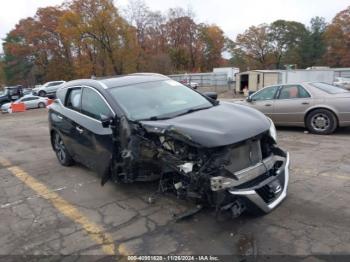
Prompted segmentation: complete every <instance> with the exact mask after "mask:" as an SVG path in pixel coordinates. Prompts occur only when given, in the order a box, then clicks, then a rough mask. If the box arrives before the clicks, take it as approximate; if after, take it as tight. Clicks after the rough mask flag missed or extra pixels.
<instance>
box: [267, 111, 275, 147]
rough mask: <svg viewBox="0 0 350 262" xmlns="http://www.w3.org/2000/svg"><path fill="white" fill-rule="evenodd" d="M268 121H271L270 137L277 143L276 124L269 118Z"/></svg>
mask: <svg viewBox="0 0 350 262" xmlns="http://www.w3.org/2000/svg"><path fill="white" fill-rule="evenodd" d="M268 119H269V120H270V123H271V124H270V129H269V133H270V136H271V137H272V138H273V139H274V140H275V142H277V131H276V127H275V124H274V123H273V122H272V120H271V118H269V117H268Z"/></svg>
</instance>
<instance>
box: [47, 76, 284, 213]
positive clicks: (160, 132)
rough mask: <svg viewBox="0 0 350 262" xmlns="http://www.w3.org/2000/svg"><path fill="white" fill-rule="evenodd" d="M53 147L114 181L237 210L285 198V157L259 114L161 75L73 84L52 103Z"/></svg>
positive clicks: (267, 207) (66, 160) (67, 161)
mask: <svg viewBox="0 0 350 262" xmlns="http://www.w3.org/2000/svg"><path fill="white" fill-rule="evenodd" d="M49 126H50V135H51V143H52V148H53V150H54V151H55V152H56V155H57V158H58V161H59V162H60V163H61V164H62V165H63V166H70V165H72V164H73V163H74V162H75V161H76V162H80V163H82V164H84V165H86V166H87V167H89V168H91V169H93V170H95V171H96V172H98V173H99V174H100V175H101V177H102V180H101V184H102V185H103V184H104V183H106V182H107V181H108V180H109V179H111V180H113V181H118V182H124V183H130V182H135V181H150V180H155V179H159V180H160V181H159V183H160V187H159V188H161V189H162V190H164V191H172V192H175V193H176V194H177V196H178V197H181V198H185V199H195V200H196V202H197V203H200V204H201V206H211V207H215V208H216V210H217V211H218V212H224V211H229V212H230V213H231V214H232V215H233V216H238V215H239V214H241V213H242V212H243V211H244V210H245V209H248V210H249V211H252V210H258V211H260V212H264V213H267V212H269V211H271V210H273V209H274V208H275V207H276V206H277V205H278V204H279V203H281V202H282V200H283V199H284V198H285V197H286V194H287V186H288V177H289V174H288V167H289V154H288V153H287V152H285V151H283V150H282V149H280V148H279V147H278V146H277V144H276V130H275V127H274V125H273V123H272V121H271V120H270V119H269V118H267V117H265V116H264V115H263V114H262V113H260V112H258V111H257V110H254V109H251V108H249V107H246V106H242V105H235V104H232V103H224V102H218V101H216V100H214V99H211V98H209V97H208V96H206V95H205V94H200V93H198V92H197V91H195V90H193V89H191V88H188V87H186V86H184V85H182V84H180V83H178V82H176V81H174V80H171V79H170V78H168V77H166V76H163V75H158V74H133V75H128V76H123V77H118V78H110V79H103V80H75V81H71V82H68V83H66V84H65V85H64V86H63V87H61V88H60V89H59V90H58V91H57V99H56V100H55V101H54V102H53V103H52V104H51V105H50V106H49Z"/></svg>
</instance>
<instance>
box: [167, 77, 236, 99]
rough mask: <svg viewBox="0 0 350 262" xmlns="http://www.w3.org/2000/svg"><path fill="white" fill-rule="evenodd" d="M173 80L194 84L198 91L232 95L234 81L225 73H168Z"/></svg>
mask: <svg viewBox="0 0 350 262" xmlns="http://www.w3.org/2000/svg"><path fill="white" fill-rule="evenodd" d="M169 77H170V78H171V79H173V80H175V81H178V82H181V83H184V84H191V86H192V87H194V86H196V87H197V90H198V91H200V92H208V91H214V92H216V93H218V94H219V95H221V96H226V95H227V96H231V94H232V96H233V93H234V87H235V83H234V82H230V81H229V79H228V77H227V74H225V73H191V74H178V75H169Z"/></svg>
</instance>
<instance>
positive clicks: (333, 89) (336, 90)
mask: <svg viewBox="0 0 350 262" xmlns="http://www.w3.org/2000/svg"><path fill="white" fill-rule="evenodd" d="M310 85H312V86H314V87H316V88H318V89H321V90H322V91H324V92H327V93H328V94H341V93H348V92H349V91H347V90H345V89H343V88H341V87H338V86H333V85H330V84H326V83H311V84H310Z"/></svg>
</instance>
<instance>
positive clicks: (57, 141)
mask: <svg viewBox="0 0 350 262" xmlns="http://www.w3.org/2000/svg"><path fill="white" fill-rule="evenodd" d="M53 146H54V149H55V153H56V156H57V159H58V161H59V162H60V164H61V165H62V166H71V165H73V163H74V161H73V158H72V157H71V155H70V154H69V153H68V151H67V149H66V147H65V145H64V143H63V140H62V138H61V136H60V135H59V134H58V133H56V132H55V133H54V134H53Z"/></svg>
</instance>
